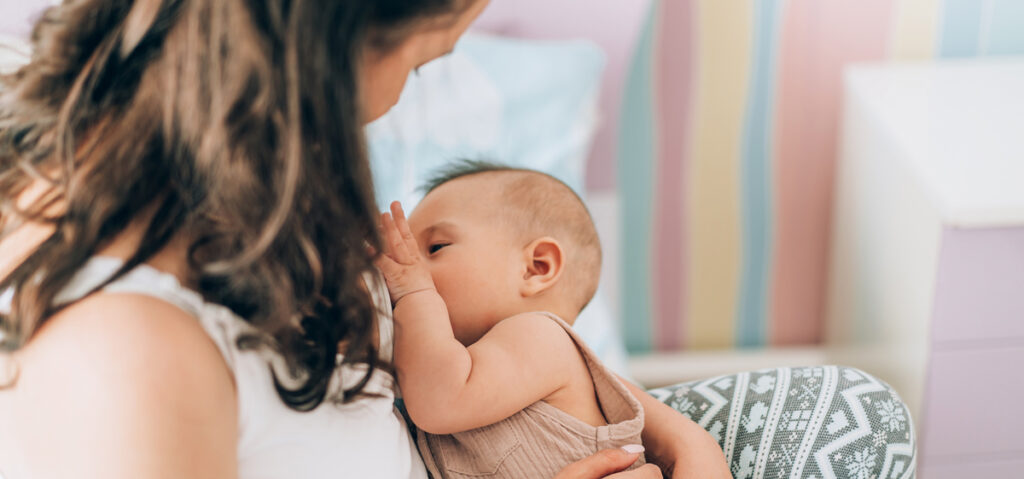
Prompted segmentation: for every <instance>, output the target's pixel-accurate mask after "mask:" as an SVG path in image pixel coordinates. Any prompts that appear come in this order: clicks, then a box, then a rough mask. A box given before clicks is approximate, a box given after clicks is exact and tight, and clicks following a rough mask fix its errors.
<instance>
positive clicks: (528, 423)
mask: <svg viewBox="0 0 1024 479" xmlns="http://www.w3.org/2000/svg"><path fill="white" fill-rule="evenodd" d="M427 188H428V190H429V191H428V193H427V195H426V197H425V198H424V199H423V201H422V202H421V203H420V204H419V206H417V207H416V209H415V210H414V211H413V212H412V214H411V215H410V216H409V219H408V221H407V220H406V218H405V216H404V213H403V211H402V208H401V205H399V204H398V203H397V202H395V203H393V204H392V205H391V213H390V214H388V213H384V214H383V215H382V218H381V223H382V228H383V234H384V243H385V250H386V251H385V252H384V254H383V255H382V256H381V258H380V260H379V261H378V266H379V267H380V269H381V271H382V272H383V274H384V277H385V280H386V282H387V285H388V289H389V291H390V293H391V301H392V304H393V306H394V318H395V367H396V369H397V372H398V383H399V386H400V387H401V390H402V395H403V396H404V399H405V405H406V408H407V410H408V413H409V416H410V417H411V418H412V420H413V422H414V423H416V426H417V427H418V428H419V430H420V431H419V432H418V434H417V436H418V437H417V442H418V445H419V448H420V452H421V453H422V455H423V459H424V461H425V462H426V464H427V468H428V470H430V472H431V474H432V475H433V476H434V477H435V478H453V477H457V478H462V477H469V476H471V477H477V476H486V477H495V478H526V477H529V478H534V477H536V478H542V477H554V476H555V475H556V474H558V472H559V471H561V470H562V469H563V468H564V467H566V466H567V465H569V464H571V463H573V462H575V461H578V460H580V459H583V458H585V457H587V456H589V455H591V454H593V453H595V452H597V451H599V450H601V449H608V448H617V447H623V446H627V445H638V444H640V433H641V430H642V428H643V409H642V408H641V406H640V403H639V402H638V401H637V399H636V398H635V397H633V396H632V395H631V394H630V393H629V391H628V390H627V389H626V388H625V387H624V386H623V384H622V383H621V382H619V380H618V379H617V378H616V377H615V376H614V375H613V373H612V372H611V371H609V370H608V369H607V368H605V367H604V366H603V365H602V364H601V363H600V362H599V360H598V359H597V357H596V356H595V355H594V353H593V352H592V351H591V350H590V349H589V348H587V346H586V345H584V344H583V342H582V341H581V340H580V339H579V338H578V337H577V336H576V334H575V333H574V332H573V330H572V328H571V326H570V325H571V324H572V323H573V321H575V319H576V316H577V315H578V314H579V313H580V310H582V309H583V307H584V306H585V305H586V304H587V303H588V302H589V301H590V299H591V298H592V297H593V296H594V292H595V291H596V289H597V282H598V276H599V274H600V269H601V246H600V243H599V242H598V238H597V232H596V231H595V229H594V225H593V222H592V220H591V218H590V214H589V213H588V212H587V209H586V207H585V206H584V205H583V203H582V201H580V198H579V197H578V196H576V194H575V193H573V191H572V190H571V189H570V188H569V187H567V186H566V185H565V184H563V183H562V182H560V181H558V180H556V179H554V178H552V177H550V176H548V175H545V174H542V173H538V172H534V171H529V170H520V169H512V168H508V167H502V166H499V165H492V164H487V163H479V162H464V163H462V164H460V165H458V166H456V167H455V168H454V169H452V170H450V171H448V172H447V173H446V174H444V175H443V176H441V177H439V178H437V179H435V180H434V181H433V182H431V184H429V185H427ZM634 447H635V446H634ZM635 448H636V449H638V450H639V449H640V448H639V447H635ZM627 450H628V449H627ZM641 464H643V458H642V456H641V458H640V459H639V460H638V461H637V463H636V464H634V466H633V467H634V468H635V467H639V466H640V465H641Z"/></svg>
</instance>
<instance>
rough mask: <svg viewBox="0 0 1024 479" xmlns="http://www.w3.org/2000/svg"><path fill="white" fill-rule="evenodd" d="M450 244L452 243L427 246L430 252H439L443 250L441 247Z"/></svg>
mask: <svg viewBox="0 0 1024 479" xmlns="http://www.w3.org/2000/svg"><path fill="white" fill-rule="evenodd" d="M450 244H451V243H434V244H432V245H430V246H428V247H427V252H428V253H430V254H434V253H437V252H438V251H441V248H444V247H445V246H448V245H450Z"/></svg>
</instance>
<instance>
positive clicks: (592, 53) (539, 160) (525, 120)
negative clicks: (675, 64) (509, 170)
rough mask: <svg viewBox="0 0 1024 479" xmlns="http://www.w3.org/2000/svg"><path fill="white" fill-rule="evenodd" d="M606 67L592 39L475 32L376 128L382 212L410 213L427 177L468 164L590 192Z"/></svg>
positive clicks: (430, 67)
mask: <svg viewBox="0 0 1024 479" xmlns="http://www.w3.org/2000/svg"><path fill="white" fill-rule="evenodd" d="M604 64H605V58H604V53H603V52H602V51H601V50H600V49H598V48H597V47H596V46H595V45H593V44H592V43H590V42H584V41H569V42H564V41H563V42H541V41H528V40H516V39H509V38H502V37H495V36H488V35H479V34H470V35H466V36H465V37H464V38H463V40H462V41H461V42H459V44H458V46H457V47H456V49H455V51H454V52H453V53H452V54H451V55H448V56H446V57H443V58H440V59H438V60H435V61H434V62H431V63H429V64H427V65H426V66H424V67H423V68H421V69H420V71H419V73H418V74H413V75H412V76H410V78H409V82H408V84H407V85H406V88H405V91H404V92H403V93H402V98H401V100H399V102H398V104H397V105H395V107H394V108H393V109H392V110H391V111H390V112H389V113H388V114H386V115H384V117H382V118H381V119H379V120H377V121H376V122H374V123H372V124H370V125H369V127H368V128H367V132H368V134H369V138H370V156H371V159H372V161H373V169H374V175H375V177H376V188H377V196H378V198H379V202H380V205H381V206H384V205H386V204H388V203H390V202H391V201H393V200H401V201H402V202H403V204H406V205H407V206H409V207H411V206H412V205H414V204H415V203H416V202H418V201H419V199H420V197H421V195H420V194H419V193H418V192H417V191H416V189H417V188H418V187H419V186H420V184H421V183H422V182H423V180H425V179H426V178H427V177H429V175H430V173H432V172H434V171H436V170H437V169H438V168H439V167H441V166H443V165H445V164H447V163H450V162H452V161H455V160H459V159H486V160H491V161H497V162H500V163H505V164H510V165H514V166H523V167H527V168H532V169H536V170H540V171H544V172H546V173H549V174H551V175H554V176H555V177H557V178H559V179H560V180H562V181H564V182H565V183H566V184H568V185H569V186H570V187H572V188H573V189H575V190H576V191H582V189H583V169H584V165H585V162H586V158H587V155H588V153H589V150H590V145H591V141H592V139H593V135H594V131H595V129H596V126H597V95H598V92H599V88H600V78H601V73H602V72H603V70H604Z"/></svg>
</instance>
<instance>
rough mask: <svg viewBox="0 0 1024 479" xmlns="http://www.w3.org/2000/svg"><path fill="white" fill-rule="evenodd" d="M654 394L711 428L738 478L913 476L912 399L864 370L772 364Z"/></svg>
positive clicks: (873, 478) (875, 478) (892, 478)
mask: <svg viewBox="0 0 1024 479" xmlns="http://www.w3.org/2000/svg"><path fill="white" fill-rule="evenodd" d="M651 394H653V395H654V396H655V397H657V398H659V399H660V400H661V401H662V402H664V403H665V404H668V405H669V406H672V407H673V408H676V409H677V410H679V411H680V412H683V413H684V414H686V415H687V417H689V418H691V419H693V420H694V421H695V422H696V423H697V424H700V425H701V426H702V427H704V428H705V429H707V430H708V432H710V433H711V436H712V437H714V438H715V439H716V440H717V441H718V443H719V445H721V446H722V450H723V451H724V452H725V454H726V458H727V459H728V461H729V464H730V467H731V468H732V473H733V475H734V476H735V477H736V478H738V479H782V478H800V479H881V478H886V479H914V471H915V466H916V446H915V437H914V428H913V423H912V422H911V418H910V414H908V413H907V409H906V406H905V405H904V404H903V402H902V401H901V400H900V398H899V396H898V395H897V394H896V392H895V391H893V390H892V388H890V387H889V386H888V385H887V384H885V383H883V382H881V381H879V380H878V379H876V378H874V377H872V376H870V375H868V374H867V373H864V372H863V371H860V370H857V369H852V368H845V367H837V366H822V367H809V368H780V369H766V370H762V371H754V372H747V373H740V374H735V375H729V376H719V377H715V378H711V379H706V380H701V381H694V382H690V383H685V384H679V385H675V386H671V387H667V388H661V389H655V390H652V391H651Z"/></svg>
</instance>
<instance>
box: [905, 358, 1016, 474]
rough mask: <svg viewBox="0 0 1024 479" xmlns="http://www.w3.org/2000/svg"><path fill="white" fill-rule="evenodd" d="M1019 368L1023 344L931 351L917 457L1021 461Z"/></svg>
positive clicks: (941, 459)
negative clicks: (990, 457) (984, 457)
mask: <svg viewBox="0 0 1024 479" xmlns="http://www.w3.org/2000/svg"><path fill="white" fill-rule="evenodd" d="M1022 368H1024V345H1022V346H1020V347H1008V348H1000V349H989V350H960V351H935V352H934V353H933V354H932V362H931V367H930V370H929V372H928V385H927V392H926V395H925V398H927V399H926V404H925V411H924V422H923V423H922V424H921V426H922V427H921V434H922V437H921V446H922V449H921V454H922V456H924V458H925V459H926V460H927V459H928V458H935V459H936V460H938V461H940V462H943V461H944V459H947V458H953V457H970V456H978V455H991V454H1001V455H1003V456H1001V457H1003V458H1004V459H1007V458H1010V459H1024V411H1022V407H1021V403H1022V398H1024V379H1022V378H1024V369H1022ZM1007 455H1008V456H1007ZM1017 477H1024V471H1022V472H1021V475H1020V476H1017Z"/></svg>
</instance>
